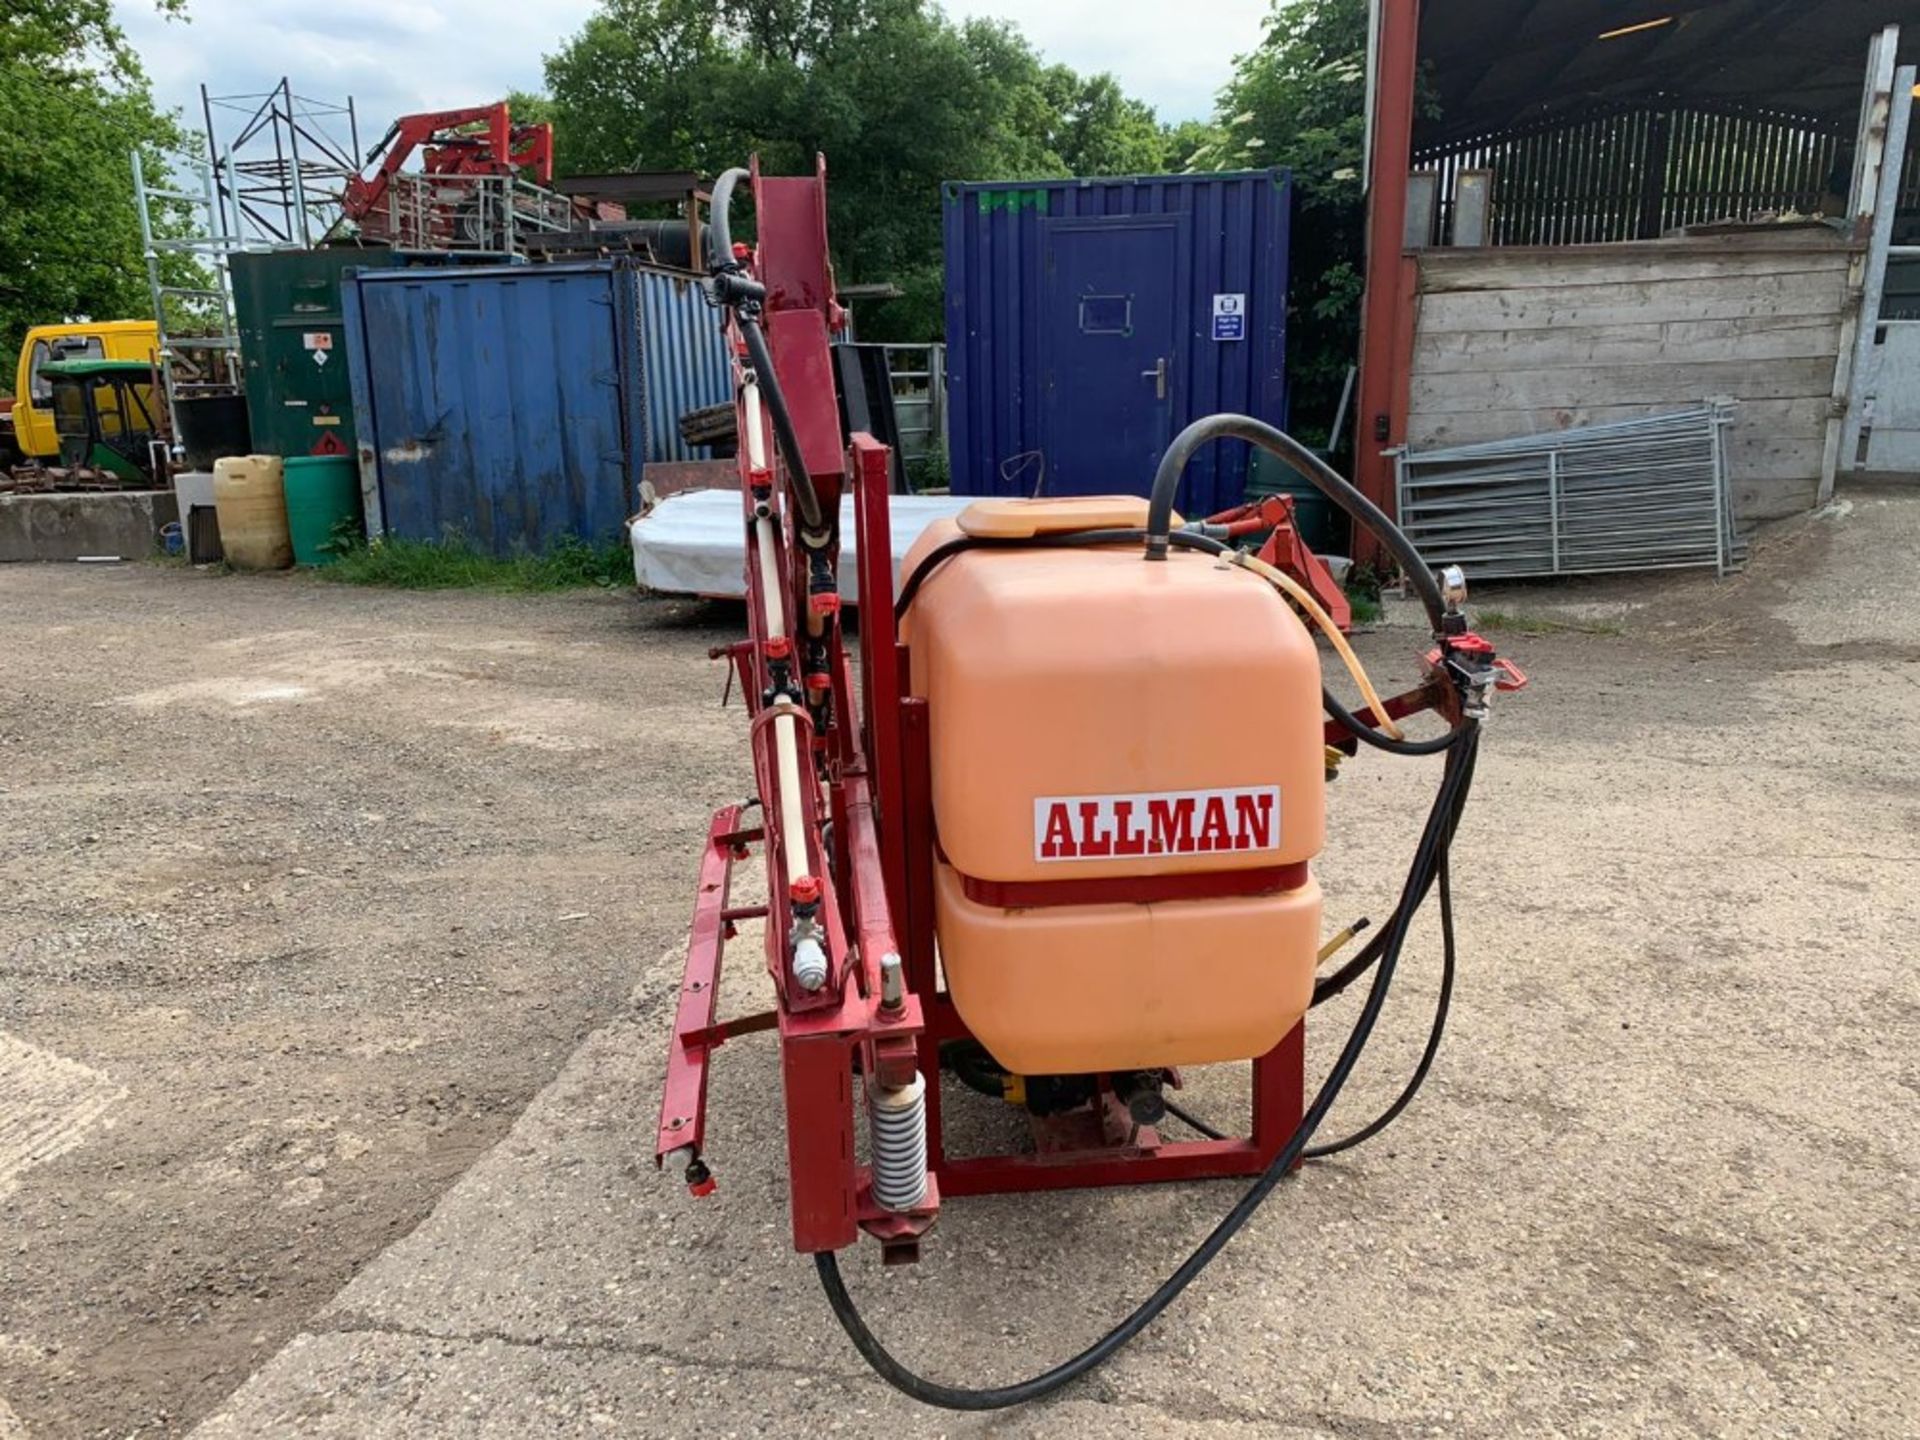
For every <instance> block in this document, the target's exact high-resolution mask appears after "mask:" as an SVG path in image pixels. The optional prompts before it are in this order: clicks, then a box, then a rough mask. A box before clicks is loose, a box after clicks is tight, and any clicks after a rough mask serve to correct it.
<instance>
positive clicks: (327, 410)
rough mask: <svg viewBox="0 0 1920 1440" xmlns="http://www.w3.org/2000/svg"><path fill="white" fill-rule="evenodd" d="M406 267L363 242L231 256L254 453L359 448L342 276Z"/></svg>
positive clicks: (313, 452)
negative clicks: (343, 318)
mask: <svg viewBox="0 0 1920 1440" xmlns="http://www.w3.org/2000/svg"><path fill="white" fill-rule="evenodd" d="M399 263H400V262H399V259H398V257H396V256H395V255H394V253H393V252H392V251H391V250H373V249H361V248H360V247H358V246H334V247H329V248H327V249H324V250H261V251H242V252H240V253H238V254H235V255H232V256H230V257H228V261H227V266H228V270H229V273H230V274H231V275H232V277H233V309H234V315H235V318H236V319H237V321H238V322H239V327H240V357H241V362H242V366H243V372H242V373H243V374H244V376H245V383H246V391H247V419H248V421H249V422H250V424H251V426H252V429H253V448H254V451H255V452H256V453H258V454H262V455H283V456H288V455H351V454H352V453H353V444H354V433H353V398H352V393H351V390H350V388H349V386H348V383H347V341H346V330H345V327H344V325H343V323H342V321H341V318H340V277H341V275H342V274H343V273H344V272H346V271H347V270H350V269H354V268H361V269H369V268H372V269H386V268H390V267H392V266H394V265H397V264H399Z"/></svg>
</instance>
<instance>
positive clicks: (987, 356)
mask: <svg viewBox="0 0 1920 1440" xmlns="http://www.w3.org/2000/svg"><path fill="white" fill-rule="evenodd" d="M1290 190H1291V182H1290V179H1289V176H1288V173H1287V172H1286V171H1285V170H1255V171H1237V172H1231V173H1224V174H1216V175H1169V176H1151V177H1130V178H1124V179H1107V180H1047V181H1039V182H1009V183H996V184H960V183H949V184H947V185H946V186H944V187H943V197H942V212H943V216H942V218H943V223H944V229H945V238H946V263H947V306H946V309H947V436H948V446H949V453H950V459H951V465H952V473H953V489H954V493H956V494H960V495H1031V494H1034V493H1035V492H1036V489H1037V488H1043V490H1044V493H1046V494H1049V495H1112V494H1134V495H1144V494H1146V493H1147V491H1148V490H1149V489H1151V488H1152V483H1153V472H1154V467H1155V466H1156V465H1157V464H1158V463H1159V460H1160V456H1161V455H1162V454H1163V453H1164V452H1165V450H1166V447H1167V444H1168V442H1169V441H1170V440H1172V438H1173V436H1174V435H1175V434H1176V433H1178V431H1179V430H1180V429H1181V428H1182V427H1183V426H1185V425H1187V424H1188V423H1190V422H1191V421H1193V420H1197V419H1199V418H1200V417H1202V416H1204V415H1212V414H1215V413H1217V412H1219V411H1223V410H1229V411H1237V412H1239V413H1242V414H1247V415H1253V416H1255V417H1257V418H1259V419H1262V420H1266V421H1269V422H1270V423H1272V424H1275V425H1284V424H1285V423H1286V419H1287V377H1286V353H1287V318H1286V317H1287V239H1288V226H1289V216H1290V213H1291V194H1290ZM1247 460H1248V450H1247V446H1246V445H1244V444H1242V443H1241V442H1239V441H1223V442H1220V443H1218V444H1215V445H1212V446H1209V447H1207V448H1206V449H1204V450H1202V451H1201V452H1200V454H1199V455H1197V456H1196V457H1195V458H1194V461H1193V463H1192V464H1191V465H1189V466H1188V467H1187V473H1186V480H1185V482H1184V483H1183V484H1182V486H1181V489H1180V499H1179V504H1180V507H1181V509H1182V510H1183V511H1184V512H1185V513H1187V514H1189V515H1208V514H1213V513H1215V512H1217V511H1220V510H1224V509H1226V508H1228V507H1229V506H1232V505H1237V504H1239V503H1240V501H1241V499H1242V497H1243V496H1244V494H1245V492H1246V484H1247Z"/></svg>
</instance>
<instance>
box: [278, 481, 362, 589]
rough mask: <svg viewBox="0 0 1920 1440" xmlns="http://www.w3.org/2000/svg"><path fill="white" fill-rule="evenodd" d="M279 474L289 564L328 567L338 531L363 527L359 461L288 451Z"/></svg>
mask: <svg viewBox="0 0 1920 1440" xmlns="http://www.w3.org/2000/svg"><path fill="white" fill-rule="evenodd" d="M284 474H285V479H284V482H283V483H284V487H285V492H286V497H287V533H288V535H289V536H290V537H291V538H292V540H293V563H294V564H296V565H331V564H332V563H333V562H334V561H335V560H338V559H339V558H340V557H339V556H338V555H337V554H336V553H335V552H334V549H333V546H334V543H335V542H336V541H337V540H339V539H340V538H341V535H342V531H345V530H351V531H352V532H353V533H354V534H355V535H356V536H357V535H359V534H361V533H363V532H364V530H365V526H364V524H363V522H362V521H361V518H360V468H359V466H358V464H357V463H356V462H355V461H354V458H353V457H352V456H351V455H293V456H289V457H288V458H287V462H286V469H285V472H284Z"/></svg>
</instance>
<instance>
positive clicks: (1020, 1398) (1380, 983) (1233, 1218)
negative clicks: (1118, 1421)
mask: <svg viewBox="0 0 1920 1440" xmlns="http://www.w3.org/2000/svg"><path fill="white" fill-rule="evenodd" d="M1477 739H1478V737H1477V734H1476V733H1474V732H1471V731H1470V732H1469V734H1468V736H1467V738H1466V739H1465V740H1464V741H1463V742H1462V743H1461V744H1460V745H1459V746H1458V747H1457V748H1456V749H1454V750H1452V751H1450V752H1449V753H1448V756H1447V762H1446V765H1447V773H1446V776H1445V778H1444V779H1442V781H1441V782H1440V790H1439V793H1438V794H1437V795H1435V797H1434V802H1433V808H1432V809H1431V810H1430V811H1429V812H1428V815H1427V823H1426V826H1425V828H1424V829H1423V831H1422V832H1421V836H1420V844H1419V846H1418V847H1417V848H1416V850H1415V852H1414V858H1413V863H1412V865H1411V866H1410V867H1409V868H1408V872H1407V879H1406V884H1405V885H1404V886H1403V888H1402V891H1401V897H1400V904H1399V905H1398V906H1396V907H1395V909H1394V913H1393V916H1392V917H1391V918H1390V919H1389V920H1388V922H1387V926H1386V930H1385V935H1386V938H1387V941H1388V943H1387V945H1386V947H1385V950H1384V951H1383V953H1382V955H1381V959H1380V963H1379V965H1378V967H1377V968H1376V969H1375V972H1374V978H1373V986H1372V988H1371V989H1370V990H1369V991H1368V992H1367V999H1366V1003H1365V1005H1363V1006H1362V1008H1361V1011H1360V1015H1359V1017H1358V1018H1357V1019H1356V1020H1355V1021H1354V1026H1353V1030H1352V1032H1351V1033H1350V1034H1349V1035H1348V1037H1347V1041H1346V1044H1345V1045H1343V1046H1342V1047H1341V1050H1340V1055H1339V1058H1337V1059H1336V1060H1335V1061H1334V1063H1333V1068H1332V1069H1331V1070H1330V1071H1329V1072H1328V1074H1327V1078H1326V1080H1325V1081H1324V1082H1323V1083H1322V1084H1321V1087H1320V1090H1319V1092H1318V1093H1317V1094H1316V1095H1315V1096H1314V1098H1313V1102H1312V1103H1311V1104H1310V1105H1309V1106H1308V1107H1307V1110H1306V1113H1305V1114H1304V1115H1303V1116H1302V1117H1301V1120H1300V1124H1299V1127H1298V1128H1297V1129H1296V1130H1295V1131H1294V1133H1293V1135H1292V1137H1291V1138H1290V1139H1289V1140H1288V1141H1287V1143H1286V1145H1285V1146H1284V1147H1283V1148H1282V1149H1281V1151H1280V1153H1279V1155H1278V1156H1276V1157H1275V1159H1274V1161H1273V1163H1272V1164H1271V1165H1270V1166H1268V1167H1267V1169H1266V1171H1265V1172H1264V1173H1263V1174H1262V1175H1261V1176H1260V1178H1259V1179H1258V1180H1256V1181H1255V1182H1254V1183H1253V1185H1252V1186H1250V1187H1249V1188H1248V1190H1247V1192H1246V1193H1245V1194H1244V1195H1242V1196H1241V1197H1240V1200H1239V1201H1238V1203H1236V1204H1235V1205H1234V1207H1233V1209H1232V1210H1230V1211H1228V1212H1227V1215H1226V1218H1225V1219H1223V1220H1222V1221H1221V1222H1220V1223H1219V1224H1218V1225H1216V1226H1215V1227H1214V1229H1213V1231H1212V1233H1210V1234H1209V1235H1208V1236H1207V1238H1206V1239H1205V1240H1203V1241H1202V1242H1201V1243H1200V1245H1199V1247H1198V1248H1197V1249H1195V1250H1194V1252H1193V1253H1192V1254H1191V1255H1189V1256H1188V1257H1187V1258H1186V1260H1185V1261H1184V1262H1183V1263H1182V1264H1181V1266H1180V1268H1179V1269H1177V1270H1175V1271H1174V1272H1173V1274H1172V1275H1170V1276H1169V1277H1168V1278H1167V1279H1166V1280H1165V1281H1164V1282H1163V1283H1162V1284H1161V1286H1160V1287H1159V1289H1157V1290H1155V1291H1154V1292H1153V1294H1151V1295H1149V1296H1148V1297H1147V1298H1146V1300H1144V1301H1143V1302H1141V1304H1140V1305H1139V1306H1138V1307H1137V1308H1136V1309H1135V1310H1134V1311H1133V1313H1132V1314H1130V1315H1128V1316H1127V1317H1126V1318H1125V1319H1124V1320H1122V1321H1121V1322H1120V1323H1119V1324H1118V1325H1116V1326H1114V1327H1113V1329H1111V1330H1109V1331H1108V1332H1107V1333H1106V1334H1105V1335H1103V1336H1101V1337H1100V1339H1098V1340H1096V1341H1095V1342H1094V1343H1093V1344H1092V1345H1090V1346H1088V1347H1087V1348H1086V1349H1085V1350H1082V1351H1081V1352H1080V1353H1079V1354H1077V1355H1075V1356H1073V1357H1072V1358H1071V1359H1068V1360H1065V1361H1062V1362H1061V1363H1060V1364H1058V1365H1056V1366H1054V1367H1053V1368H1052V1369H1050V1370H1047V1371H1044V1372H1042V1373H1041V1374H1039V1375H1035V1376H1033V1377H1032V1378H1031V1379H1028V1380H1023V1381H1020V1382H1018V1383H1016V1384H1013V1385H1001V1386H993V1387H990V1388H985V1389H978V1390H971V1389H965V1388H962V1387H958V1386H952V1385H943V1384H941V1383H939V1382H938V1381H934V1380H928V1379H926V1378H924V1377H923V1376H920V1375H916V1374H915V1373H914V1372H913V1371H911V1370H909V1369H907V1367H906V1366H904V1365H902V1364H901V1363H900V1362H899V1361H898V1360H896V1359H895V1358H894V1357H893V1356H892V1355H891V1354H889V1353H888V1351H887V1349H886V1347H885V1346H883V1345H882V1344H881V1343H880V1341H879V1340H878V1339H877V1338H876V1337H875V1336H874V1334H873V1332H872V1331H871V1330H869V1329H868V1328H867V1325H866V1322H865V1321H864V1320H863V1319H862V1318H861V1316H860V1312H859V1309H858V1307H856V1306H855V1304H854V1302H853V1297H852V1296H851V1295H849V1294H848V1293H847V1287H846V1282H845V1281H844V1280H843V1279H842V1278H841V1275H840V1265H839V1261H838V1259H837V1258H836V1257H835V1255H834V1253H833V1252H832V1251H830V1250H823V1251H821V1252H819V1253H818V1254H816V1255H815V1256H814V1257H813V1259H814V1265H815V1267H816V1268H817V1269H818V1271H819V1273H820V1284H821V1287H822V1289H824V1290H825V1291H826V1296H827V1303H828V1305H829V1306H831V1307H832V1309H833V1313H834V1317H835V1318H836V1319H837V1320H839V1322H840V1324H841V1327H842V1328H843V1329H844V1330H845V1331H846V1332H847V1337H848V1338H849V1339H850V1340H852V1341H853V1345H854V1348H855V1349H857V1350H858V1351H859V1352H860V1354H861V1355H862V1356H863V1357H864V1358H865V1359H866V1361H867V1363H868V1364H869V1365H871V1366H872V1367H873V1369H874V1371H875V1372H876V1373H877V1374H878V1375H879V1376H880V1377H881V1378H882V1379H884V1380H885V1381H886V1382H887V1383H888V1384H890V1385H892V1386H894V1388H896V1389H898V1390H900V1391H901V1392H902V1393H903V1394H906V1395H909V1396H911V1397H913V1398H914V1399H916V1400H919V1401H920V1402H922V1403H923V1404H927V1405H935V1406H939V1407H941V1408H944V1409H948V1410H999V1409H1004V1408H1006V1407H1007V1406H1010V1405H1021V1404H1025V1403H1027V1402H1029V1401H1032V1400H1038V1399H1040V1398H1041V1397H1043V1396H1046V1395H1050V1394H1052V1393H1053V1392H1054V1391H1056V1390H1058V1389H1060V1388H1061V1387H1062V1386H1063V1385H1067V1384H1069V1383H1071V1382H1072V1381H1074V1380H1076V1379H1078V1378H1079V1377H1080V1376H1082V1375H1085V1374H1086V1373H1087V1372H1088V1371H1090V1370H1092V1369H1094V1368H1095V1367H1096V1366H1098V1365H1100V1364H1101V1363H1103V1362H1104V1361H1105V1360H1107V1359H1108V1358H1109V1357H1110V1356H1112V1355H1113V1354H1114V1353H1115V1352H1116V1351H1118V1350H1119V1349H1120V1348H1121V1347H1122V1346H1124V1345H1126V1344H1127V1342H1128V1341H1130V1340H1132V1339H1133V1338H1134V1337H1135V1336H1137V1335H1139V1334H1140V1332H1141V1331H1143V1330H1145V1329H1146V1328H1147V1326H1148V1325H1150V1324H1152V1323H1153V1321H1154V1319H1155V1318H1156V1317H1158V1316H1159V1315H1160V1313H1161V1312H1162V1311H1164V1310H1165V1309H1166V1308H1167V1307H1168V1306H1169V1305H1171V1304H1172V1303H1173V1301H1174V1300H1175V1298H1176V1297H1178V1296H1179V1294H1180V1292H1181V1291H1183V1290H1185V1289H1186V1288H1187V1286H1188V1285H1190V1284H1191V1283H1192V1282H1193V1280H1194V1278H1195V1277H1196V1276H1198V1275H1199V1274H1200V1272H1201V1271H1202V1270H1204V1269H1206V1268H1207V1266H1208V1265H1210V1264H1211V1263H1212V1262H1213V1259H1214V1257H1215V1256H1216V1255H1218V1254H1219V1253H1220V1251H1221V1250H1223V1249H1224V1248H1225V1247H1226V1245H1227V1243H1228V1242H1229V1241H1230V1240H1232V1239H1233V1237H1234V1236H1235V1235H1236V1234H1238V1233H1239V1231H1240V1229H1241V1228H1242V1227H1243V1226H1244V1225H1245V1224H1246V1223H1247V1221H1248V1220H1249V1219H1251V1218H1252V1217H1253V1214H1254V1212H1255V1211H1257V1210H1258V1209H1259V1208H1260V1206H1261V1204H1262V1203H1263V1202H1264V1201H1265V1200H1266V1198H1267V1196H1268V1195H1270V1194H1272V1193H1273V1189H1274V1187H1275V1186H1277V1185H1278V1184H1279V1183H1280V1182H1281V1180H1283V1179H1284V1178H1286V1176H1287V1174H1288V1172H1289V1171H1291V1170H1292V1168H1293V1167H1294V1165H1295V1164H1296V1163H1297V1162H1298V1161H1299V1160H1300V1158H1301V1155H1302V1153H1303V1152H1304V1151H1305V1149H1306V1145H1307V1141H1308V1140H1309V1139H1311V1138H1312V1136H1313V1132H1314V1131H1315V1130H1316V1129H1318V1128H1319V1126H1320V1124H1321V1122H1322V1121H1324V1120H1325V1119H1326V1116H1327V1112H1328V1111H1329V1110H1330V1109H1332V1107H1333V1103H1334V1101H1335V1100H1337V1099H1338V1098H1339V1095H1340V1091H1341V1090H1342V1089H1343V1088H1344V1087H1345V1085H1346V1083H1347V1079H1348V1077H1349V1076H1351V1075H1352V1073H1353V1069H1354V1066H1355V1065H1356V1064H1357V1063H1358V1061H1359V1059H1360V1054H1361V1052H1362V1051H1363V1050H1364V1049H1365V1048H1366V1044H1367V1040H1368V1038H1369V1037H1370V1036H1371V1035H1372V1033H1373V1027H1374V1025H1375V1023H1376V1022H1377V1021H1378V1020H1379V1018H1380V1011H1381V1009H1382V1007H1384V1006H1385V1004H1386V1000H1387V992H1388V990H1389V989H1390V987H1391V985H1392V983H1393V974H1394V971H1395V969H1396V968H1397V966H1398V965H1399V961H1400V952H1401V949H1402V948H1403V947H1404V945H1405V944H1406V938H1407V930H1408V927H1409V926H1410V924H1411V923H1412V919H1413V912H1414V908H1415V907H1414V905H1413V904H1412V903H1411V902H1410V897H1411V896H1412V895H1414V894H1416V893H1424V891H1425V889H1426V888H1427V886H1428V885H1429V884H1430V883H1431V881H1432V876H1433V871H1434V868H1435V867H1436V865H1437V864H1438V863H1439V860H1440V857H1441V852H1442V850H1443V849H1444V848H1445V844H1446V837H1447V836H1448V835H1449V834H1450V833H1451V831H1452V821H1453V819H1454V818H1455V817H1457V815H1458V813H1459V807H1460V804H1461V802H1462V801H1463V800H1464V794H1463V793H1462V792H1463V791H1464V790H1465V788H1466V786H1467V783H1468V781H1469V780H1470V778H1471V775H1472V768H1473V767H1472V759H1473V754H1474V748H1475V745H1476V743H1477Z"/></svg>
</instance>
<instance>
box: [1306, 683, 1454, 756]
mask: <svg viewBox="0 0 1920 1440" xmlns="http://www.w3.org/2000/svg"><path fill="white" fill-rule="evenodd" d="M1320 704H1321V706H1322V707H1323V708H1324V709H1325V710H1326V712H1327V714H1329V715H1331V716H1332V717H1333V720H1334V723H1335V724H1337V725H1338V726H1339V727H1340V728H1341V729H1342V730H1344V731H1346V732H1347V733H1348V734H1349V735H1351V736H1353V738H1354V739H1356V740H1358V741H1360V742H1361V743H1362V744H1365V745H1371V746H1372V747H1373V748H1374V749H1376V750H1384V751H1386V752H1387V754H1389V755H1412V756H1419V755H1438V754H1441V753H1442V752H1444V751H1447V750H1451V749H1452V748H1453V747H1454V746H1456V745H1458V744H1459V743H1460V738H1461V736H1463V735H1465V734H1466V733H1467V728H1466V726H1465V725H1464V724H1462V725H1458V726H1455V727H1454V728H1453V729H1451V730H1449V731H1448V732H1447V733H1446V734H1444V735H1436V736H1435V737H1434V738H1433V739H1431V740H1396V739H1394V738H1393V737H1392V736H1391V735H1387V734H1384V733H1383V732H1381V731H1379V730H1376V729H1374V728H1373V727H1372V726H1371V725H1369V724H1367V722H1366V721H1364V720H1362V719H1361V718H1360V717H1359V716H1358V715H1355V714H1354V713H1353V712H1352V711H1351V710H1349V709H1347V707H1346V706H1344V705H1342V704H1341V703H1340V702H1339V701H1338V700H1336V699H1334V698H1333V692H1332V691H1331V690H1328V689H1327V688H1326V687H1325V686H1324V685H1323V686H1322V687H1321V688H1320Z"/></svg>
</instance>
